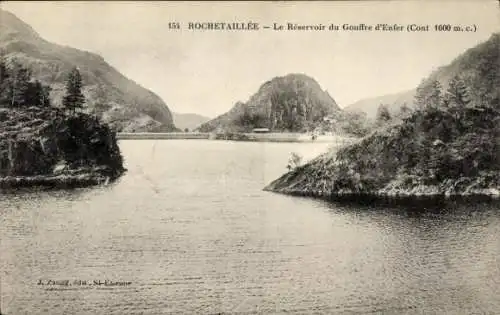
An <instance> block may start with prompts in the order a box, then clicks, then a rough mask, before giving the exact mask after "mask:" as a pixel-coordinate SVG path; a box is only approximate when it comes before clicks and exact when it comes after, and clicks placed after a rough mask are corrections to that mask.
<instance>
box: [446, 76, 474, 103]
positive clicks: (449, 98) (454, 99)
mask: <svg viewBox="0 0 500 315" xmlns="http://www.w3.org/2000/svg"><path fill="white" fill-rule="evenodd" d="M444 100H445V104H446V105H447V106H450V107H453V106H456V107H460V108H464V107H466V106H467V105H468V104H469V103H470V101H471V100H470V96H469V91H468V89H467V86H466V85H465V83H464V81H463V80H462V78H460V77H459V76H458V75H456V76H454V77H453V78H452V79H451V81H450V84H449V86H448V89H447V90H446V94H445V97H444Z"/></svg>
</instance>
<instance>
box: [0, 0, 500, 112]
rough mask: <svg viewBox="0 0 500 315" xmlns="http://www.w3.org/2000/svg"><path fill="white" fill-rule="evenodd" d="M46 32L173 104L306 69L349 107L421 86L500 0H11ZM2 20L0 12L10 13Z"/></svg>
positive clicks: (492, 26)
mask: <svg viewBox="0 0 500 315" xmlns="http://www.w3.org/2000/svg"><path fill="white" fill-rule="evenodd" d="M0 6H1V7H2V8H4V9H6V10H8V11H10V12H12V13H14V14H16V15H17V16H18V17H19V18H21V19H22V20H24V21H25V22H27V23H28V24H30V25H31V26H32V27H33V28H34V29H35V30H36V31H37V32H38V33H39V34H40V35H41V36H42V37H44V38H45V39H47V40H49V41H52V42H55V43H58V44H63V45H69V46H72V47H75V48H79V49H83V50H88V51H92V52H96V53H99V54H101V55H102V56H103V57H104V58H105V59H106V61H107V62H109V63H110V64H111V65H112V66H114V67H116V68H117V69H118V70H119V71H120V72H122V73H123V74H125V75H126V76H128V77H129V78H131V79H133V80H135V81H136V82H138V83H139V84H141V85H142V86H144V87H146V88H149V89H151V90H152V91H154V92H155V93H157V94H158V95H159V96H160V97H162V98H163V100H164V101H165V102H166V103H167V105H168V106H169V107H170V109H171V110H172V111H175V112H194V113H199V114H203V115H207V116H210V117H214V116H216V115H218V114H221V113H224V112H225V111H227V110H228V109H229V108H231V107H232V106H233V104H234V103H235V102H237V101H247V100H248V98H249V97H250V96H251V95H252V94H253V93H255V92H256V91H257V89H258V88H259V86H260V85H261V84H262V83H264V82H265V81H267V80H269V79H271V78H273V77H275V76H282V75H286V74H288V73H297V72H299V73H305V74H307V75H310V76H312V77H314V78H315V79H316V80H317V81H318V82H319V84H320V85H321V86H322V87H323V89H326V90H328V91H329V93H330V94H331V95H332V96H333V98H334V99H335V100H336V101H337V103H339V105H340V106H341V107H343V106H347V105H349V104H351V103H353V102H355V101H357V100H359V99H362V98H366V97H371V96H377V95H383V94H389V93H395V92H399V91H402V90H407V89H410V88H413V87H415V86H416V85H417V84H418V83H419V82H420V80H421V79H422V78H423V77H425V76H426V75H428V74H429V72H430V71H432V70H433V69H435V68H436V67H438V66H441V65H444V64H446V63H448V62H450V61H451V60H452V59H453V58H455V57H456V56H457V55H458V54H460V53H461V52H463V51H464V50H465V49H467V48H469V47H472V46H474V45H476V44H478V43H479V42H481V41H484V40H486V39H487V38H488V37H489V36H490V35H491V34H492V33H493V32H498V30H499V29H500V15H499V5H498V1H496V0H495V1H494V0H491V1H458V2H457V1H454V2H452V1H432V2H413V1H399V2H396V1H382V2H376V1H370V2H362V1H352V2H335V3H327V2H311V3H306V2H287V3H283V2H279V3H278V2H256V3H251V2H247V3H245V2H233V3H223V2H211V3H201V2H200V3H187V2H184V3H183V2H172V3H167V2H161V3H160V2H104V3H103V2H41V3H38V2H1V3H0ZM195 21H200V22H201V21H206V22H209V21H217V22H249V21H253V22H257V23H260V25H265V24H269V25H272V23H274V22H276V23H287V22H291V23H299V24H319V23H322V24H325V25H329V24H331V23H334V24H339V25H342V24H346V23H348V24H351V25H357V24H360V23H365V24H377V23H387V24H393V23H400V24H404V25H406V24H412V23H416V24H429V25H430V27H431V29H432V27H433V25H434V24H452V25H453V24H461V25H473V24H475V25H476V26H477V32H475V33H474V32H470V33H466V32H464V33H462V32H459V33H449V32H436V31H430V32H414V33H408V32H392V33H391V32H342V31H337V32H328V31H325V32H308V31H294V32H292V31H286V32H277V31H272V30H264V29H262V30H260V31H256V32H241V31H240V32H230V31H205V32H203V31H188V30H187V29H186V27H184V29H183V30H181V31H173V30H169V29H168V23H169V22H180V23H181V24H184V25H186V24H187V23H188V22H195ZM0 23H1V21H0Z"/></svg>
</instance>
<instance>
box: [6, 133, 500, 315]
mask: <svg viewBox="0 0 500 315" xmlns="http://www.w3.org/2000/svg"><path fill="white" fill-rule="evenodd" d="M120 146H121V148H122V151H123V154H124V156H125V158H126V164H127V165H126V166H127V168H128V169H129V171H128V173H127V174H126V175H125V176H124V177H123V178H121V179H120V181H119V182H117V183H114V184H112V185H109V186H107V187H101V188H92V189H79V190H73V191H52V192H47V191H45V192H24V193H17V194H2V195H0V240H1V243H0V263H1V265H0V271H1V274H0V276H1V283H0V285H1V312H2V314H4V315H5V314H6V315H11V314H12V315H17V314H170V313H172V314H219V313H227V314H235V313H239V314H255V313H261V314H276V313H278V314H281V313H295V314H311V313H315V314H353V313H359V314H366V313H380V314H499V313H500V262H499V258H500V209H499V207H498V204H484V203H481V204H480V203H477V204H473V203H470V204H464V205H453V204H443V205H439V206H434V207H428V208H427V209H424V207H427V206H424V205H423V204H420V205H416V206H415V207H413V208H412V209H410V208H408V207H399V208H395V207H393V206H391V207H389V206H377V205H371V206H355V205H339V204H334V203H327V202H324V201H318V200H311V199H305V198H296V197H288V196H283V195H278V194H273V193H269V192H263V191H262V190H261V189H262V188H263V187H264V185H265V184H267V183H268V182H270V181H271V180H272V179H274V178H276V177H277V176H278V175H280V174H281V173H282V172H283V171H285V166H286V162H287V160H288V157H289V155H290V152H292V151H294V152H299V153H300V154H302V155H304V156H306V157H311V156H314V155H316V154H317V153H319V152H321V151H323V150H324V149H325V145H324V144H323V145H319V144H284V143H267V144H265V143H244V142H218V141H204V140H188V141H185V140H178V141H165V140H164V141H161V140H160V141H149V140H143V141H134V140H126V141H122V142H121V143H120ZM40 280H41V283H42V284H38V283H39V281H40ZM49 280H54V281H56V280H57V281H63V280H69V282H70V283H71V284H72V285H71V286H69V285H64V283H59V284H57V285H54V284H49V283H48V281H49ZM105 280H110V281H122V282H130V284H128V285H121V286H118V285H111V286H106V285H100V284H98V283H99V281H101V282H104V281H105ZM78 281H82V283H78ZM83 281H86V282H87V283H86V284H85V283H83ZM94 281H96V282H97V283H96V284H94Z"/></svg>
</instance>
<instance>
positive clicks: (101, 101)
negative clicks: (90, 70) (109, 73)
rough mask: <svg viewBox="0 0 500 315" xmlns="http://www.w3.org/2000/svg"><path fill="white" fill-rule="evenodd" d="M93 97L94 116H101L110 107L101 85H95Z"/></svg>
mask: <svg viewBox="0 0 500 315" xmlns="http://www.w3.org/2000/svg"><path fill="white" fill-rule="evenodd" d="M94 97H95V102H94V109H93V111H94V114H95V115H97V116H102V114H103V113H104V112H106V111H107V110H109V109H110V108H111V105H110V104H109V99H108V93H107V92H106V90H105V89H104V87H103V85H102V84H101V83H98V84H97V87H96V91H95V96H94Z"/></svg>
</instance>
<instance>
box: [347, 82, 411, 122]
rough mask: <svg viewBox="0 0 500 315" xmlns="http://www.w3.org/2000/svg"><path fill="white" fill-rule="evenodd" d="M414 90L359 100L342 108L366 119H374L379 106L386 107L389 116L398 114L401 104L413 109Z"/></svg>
mask: <svg viewBox="0 0 500 315" xmlns="http://www.w3.org/2000/svg"><path fill="white" fill-rule="evenodd" d="M415 93H416V90H415V89H412V90H409V91H404V92H400V93H395V94H388V95H382V96H377V97H372V98H366V99H362V100H359V101H357V102H355V103H353V104H351V105H348V106H346V107H344V108H343V110H345V111H348V112H352V113H365V114H366V117H367V118H368V119H375V117H376V115H377V110H378V107H379V106H380V104H384V105H387V108H388V109H389V111H390V112H391V114H398V113H399V109H400V108H401V106H402V105H403V104H406V105H408V106H409V107H413V101H414V98H415Z"/></svg>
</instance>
